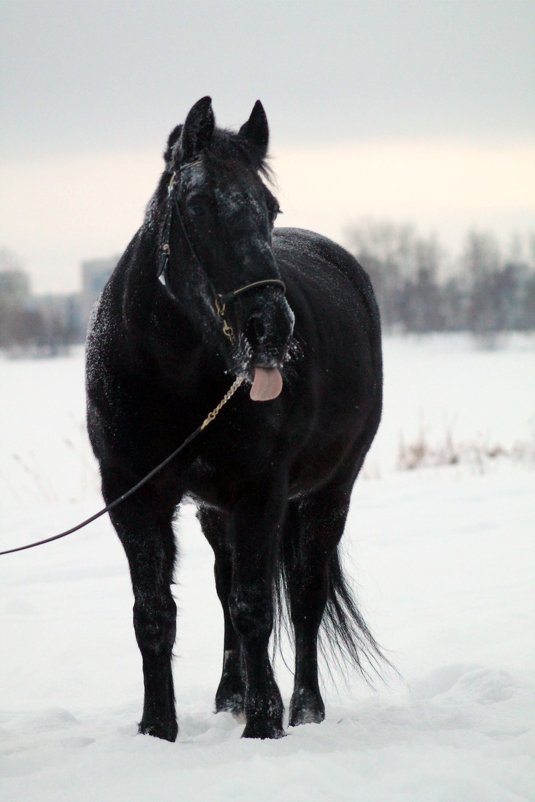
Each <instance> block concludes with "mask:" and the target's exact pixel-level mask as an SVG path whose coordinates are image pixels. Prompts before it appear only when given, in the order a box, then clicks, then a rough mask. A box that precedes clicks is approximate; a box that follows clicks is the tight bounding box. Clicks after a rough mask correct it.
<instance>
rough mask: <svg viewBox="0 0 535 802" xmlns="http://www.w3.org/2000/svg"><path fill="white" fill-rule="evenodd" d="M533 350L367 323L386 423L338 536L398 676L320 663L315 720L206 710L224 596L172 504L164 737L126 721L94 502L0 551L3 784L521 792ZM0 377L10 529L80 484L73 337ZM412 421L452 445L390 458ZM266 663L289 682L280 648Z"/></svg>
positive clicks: (330, 799)
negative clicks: (404, 466)
mask: <svg viewBox="0 0 535 802" xmlns="http://www.w3.org/2000/svg"><path fill="white" fill-rule="evenodd" d="M534 368H535V341H533V340H531V341H530V340H529V339H528V340H515V341H510V342H509V343H507V344H506V345H505V347H504V348H502V349H500V350H497V351H478V350H477V349H475V348H474V346H473V345H472V344H471V343H470V342H467V341H465V340H464V339H462V338H460V339H459V338H444V337H442V338H436V339H425V340H421V341H418V340H401V339H391V340H387V342H386V345H385V373H386V402H385V414H384V421H383V424H382V428H381V431H380V435H379V437H378V439H377V441H376V444H375V446H374V448H373V450H372V452H371V453H370V455H369V459H368V461H367V464H366V466H365V470H364V472H363V476H362V477H361V479H360V481H359V483H358V487H357V490H356V492H355V494H354V499H353V505H352V509H351V513H350V519H349V522H348V528H347V532H346V539H345V540H346V552H347V554H346V557H347V565H348V568H349V571H350V573H351V574H352V575H353V576H354V577H355V580H356V588H357V592H358V596H359V599H360V602H361V606H362V608H363V610H364V612H365V614H366V616H367V619H368V623H369V624H370V626H371V628H372V630H373V631H374V633H375V635H376V636H377V638H378V640H379V641H380V643H381V644H382V645H383V646H384V647H385V649H386V650H387V653H388V655H389V657H390V658H391V660H392V661H393V662H394V663H395V665H396V666H397V668H398V670H399V672H400V675H401V676H400V678H396V677H395V676H392V677H390V678H389V681H388V684H387V685H381V684H379V685H378V686H377V687H376V688H375V689H374V690H372V689H370V688H369V687H368V686H366V685H365V684H364V683H363V682H362V681H361V680H360V679H359V677H358V676H353V675H350V676H347V677H345V678H344V677H340V676H338V682H337V686H336V687H333V684H332V682H331V681H330V680H328V679H327V678H326V679H325V683H324V684H325V693H324V696H325V701H326V705H327V718H326V721H325V722H324V723H323V724H321V725H319V726H318V725H313V724H311V725H306V726H303V727H299V728H296V729H292V730H289V731H288V737H286V738H284V739H282V740H280V741H275V742H265V741H244V740H241V739H240V734H241V731H242V729H243V725H242V724H241V723H239V722H236V721H234V719H233V718H232V717H231V716H230V715H229V714H219V715H217V716H216V715H214V714H213V713H212V705H213V694H214V692H215V688H216V686H217V682H218V679H219V671H220V662H221V648H222V617H221V614H220V609H219V603H218V601H217V597H216V594H215V589H214V586H213V580H212V558H211V552H210V549H209V547H208V546H207V544H206V543H205V541H204V540H203V538H202V535H201V534H200V531H199V529H198V526H197V523H196V521H195V519H194V517H193V511H192V510H191V508H186V509H185V510H184V511H183V513H182V516H181V519H180V521H179V524H178V530H179V536H180V545H181V560H180V566H179V571H178V576H177V579H178V582H177V585H176V589H175V594H176V598H177V602H178V606H179V625H178V638H177V644H176V648H175V652H176V659H175V663H174V673H175V683H176V694H177V706H178V714H179V725H180V733H179V738H178V741H177V742H176V743H175V744H170V743H167V742H164V741H159V740H156V739H153V738H150V737H142V736H138V735H137V734H136V722H137V720H138V719H139V716H140V713H141V704H142V676H141V664H140V657H139V653H138V650H137V646H136V643H135V639H134V632H133V628H132V624H131V606H132V598H131V590H130V582H129V577H128V572H127V566H126V560H125V558H124V556H123V553H122V550H121V547H120V545H119V543H118V541H117V539H116V537H115V535H114V533H113V531H112V528H111V525H110V523H109V522H108V520H107V519H101V520H99V521H97V522H96V523H94V524H93V525H91V527H89V528H87V529H86V530H84V531H82V532H80V533H77V534H75V535H73V536H72V537H70V538H67V539H65V540H62V541H59V542H58V543H54V544H51V545H49V546H46V547H43V548H41V549H36V550H32V551H28V552H23V553H21V554H13V555H8V556H5V557H2V558H0V585H1V588H2V589H1V591H0V620H1V631H2V638H1V644H2V646H1V655H2V656H1V660H0V689H1V696H0V799H1V800H2V802H22V800H32V802H45V801H46V802H63V800H65V802H86V801H87V802H108V801H109V802H112V801H113V802H126V800H128V802H137V801H138V800H139V801H140V802H141V800H143V802H149V801H150V802H164V801H165V802H167V800H169V801H171V800H179V801H180V802H193V800H195V801H196V802H220V801H221V802H222V801H223V800H224V801H225V802H231V801H232V802H252V800H254V802H272V801H273V802H275V800H277V802H319V800H322V801H323V800H325V802H338V800H340V801H342V800H344V802H345V801H346V800H347V802H520V800H534V799H535V768H534V763H533V755H534V752H535V736H534V727H533V725H534V723H535V588H534V580H533V575H534V567H535V537H534V533H535V503H534V497H535V493H534V491H535V461H534V458H533V444H534V442H535V392H534V390H535V370H534ZM0 387H1V393H0V442H1V444H2V448H1V453H0V500H1V509H2V514H1V519H0V544H1V548H9V547H14V546H16V545H19V544H22V543H26V542H28V541H31V540H36V539H39V538H42V537H45V536H47V535H49V534H53V533H54V532H57V531H60V530H62V529H64V528H67V527H68V526H70V525H72V524H73V523H75V522H77V521H78V520H80V519H81V518H83V517H86V516H87V515H89V514H90V513H92V512H93V511H94V510H95V509H97V508H98V507H100V506H101V498H100V495H99V492H98V475H97V471H96V466H95V463H94V461H93V458H92V456H91V454H90V450H89V447H88V445H87V442H86V437H85V429H84V399H83V357H82V353H81V351H78V352H76V353H73V354H72V355H71V356H69V357H64V358H58V359H56V360H42V361H31V362H30V361H16V362H15V361H7V360H0ZM415 442H419V443H420V444H422V443H423V444H425V448H424V451H425V450H426V449H428V450H429V452H430V453H431V452H432V453H434V454H439V455H440V453H442V452H447V453H450V452H451V453H454V454H457V456H458V459H459V461H458V462H457V464H452V465H442V466H438V467H429V465H428V461H426V459H424V460H423V463H424V467H423V468H421V469H419V470H413V471H401V470H399V467H398V457H399V448H400V443H403V444H404V445H405V447H409V446H410V445H411V443H415ZM448 443H449V446H447V447H446V445H445V444H448ZM452 444H453V445H452ZM448 449H449V451H448ZM433 459H434V461H435V462H436V461H439V462H440V459H438V460H437V459H435V458H433ZM431 461H433V460H431ZM445 461H448V460H445ZM450 461H451V460H450ZM453 462H455V459H454V460H453ZM277 675H278V679H279V682H280V686H281V690H282V693H283V697H284V699H285V701H286V703H288V701H289V695H290V692H291V675H290V673H289V672H288V670H287V669H286V668H285V666H284V664H283V663H282V662H280V663H279V664H278V666H277Z"/></svg>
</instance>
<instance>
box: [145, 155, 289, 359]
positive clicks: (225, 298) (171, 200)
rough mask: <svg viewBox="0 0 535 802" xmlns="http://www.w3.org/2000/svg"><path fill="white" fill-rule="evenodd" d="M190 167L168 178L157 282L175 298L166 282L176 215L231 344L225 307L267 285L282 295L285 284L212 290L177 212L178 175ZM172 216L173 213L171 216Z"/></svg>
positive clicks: (262, 283)
mask: <svg viewBox="0 0 535 802" xmlns="http://www.w3.org/2000/svg"><path fill="white" fill-rule="evenodd" d="M189 166H190V164H188V165H184V166H183V167H180V168H179V169H178V170H175V171H174V172H173V173H172V175H171V180H170V181H169V184H168V186H167V211H166V216H165V222H164V236H163V239H164V242H163V245H162V247H161V256H160V265H159V269H158V279H159V280H160V282H161V283H162V284H163V285H164V287H165V288H166V290H167V291H168V292H169V293H170V294H171V295H173V296H174V293H173V291H172V289H171V285H170V283H169V257H170V256H171V245H170V242H169V241H170V239H171V226H172V224H173V216H176V218H177V219H178V221H179V223H180V227H181V229H182V234H183V236H184V239H185V241H186V243H187V245H188V248H189V250H190V253H191V255H192V256H193V259H194V261H195V262H196V264H197V266H198V267H199V269H200V270H201V271H202V273H203V275H204V277H205V279H206V281H207V283H208V285H209V286H210V289H211V291H212V295H213V297H214V309H215V311H216V313H217V315H218V317H219V318H220V319H221V321H222V324H223V334H224V335H225V337H227V338H228V339H229V340H230V342H231V343H232V344H234V342H235V338H234V330H233V328H232V326H231V325H230V323H229V322H228V320H227V318H226V316H225V314H226V310H227V305H228V304H229V303H231V302H232V301H234V300H235V299H236V298H237V297H238V296H239V295H241V294H242V293H244V292H249V291H250V290H253V289H256V288H258V287H265V286H267V285H269V284H272V285H275V286H276V287H279V288H280V289H282V292H283V293H286V285H285V283H284V281H282V279H280V278H264V279H260V280H259V281H251V282H250V283H249V284H244V285H243V286H242V287H238V288H237V289H236V290H231V291H230V292H225V293H222V292H218V291H217V289H216V288H215V287H214V285H213V283H212V280H211V279H210V277H209V276H208V274H207V271H206V270H205V269H204V267H203V264H202V262H201V260H200V258H199V256H198V254H197V251H196V250H195V246H194V245H193V242H192V241H191V237H190V236H189V234H188V230H187V228H186V223H185V220H184V217H183V216H182V213H181V210H180V204H179V201H178V195H179V193H178V187H179V186H180V179H181V172H182V170H183V169H184V167H189ZM173 213H174V214H173Z"/></svg>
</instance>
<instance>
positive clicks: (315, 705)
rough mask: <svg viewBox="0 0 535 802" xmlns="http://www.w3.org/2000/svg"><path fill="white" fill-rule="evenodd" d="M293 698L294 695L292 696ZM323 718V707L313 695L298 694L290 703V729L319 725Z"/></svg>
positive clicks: (321, 702) (320, 701) (321, 701)
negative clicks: (302, 725)
mask: <svg viewBox="0 0 535 802" xmlns="http://www.w3.org/2000/svg"><path fill="white" fill-rule="evenodd" d="M294 696H295V695H294ZM324 718H325V705H324V704H323V700H322V699H321V697H319V698H318V697H317V696H316V694H314V693H300V694H298V695H297V699H294V698H292V701H291V702H290V721H289V722H288V723H289V725H290V727H298V726H299V725H300V724H321V722H322V721H323V720H324Z"/></svg>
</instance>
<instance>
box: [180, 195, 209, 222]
mask: <svg viewBox="0 0 535 802" xmlns="http://www.w3.org/2000/svg"><path fill="white" fill-rule="evenodd" d="M186 206H187V209H188V212H189V213H190V214H191V215H192V217H202V216H203V215H205V214H207V213H208V211H209V209H210V198H209V197H208V195H202V194H200V193H196V194H195V195H190V196H189V198H188V199H187V201H186Z"/></svg>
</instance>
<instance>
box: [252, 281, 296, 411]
mask: <svg viewBox="0 0 535 802" xmlns="http://www.w3.org/2000/svg"><path fill="white" fill-rule="evenodd" d="M293 327H294V314H293V312H292V310H291V308H290V306H289V304H288V302H287V301H286V298H284V297H281V296H280V294H277V296H274V295H271V296H270V297H269V298H266V300H265V301H264V303H263V304H262V305H259V304H255V307H254V309H253V310H252V311H251V313H250V315H249V317H248V319H247V322H246V324H245V326H244V329H243V335H244V338H245V340H246V342H247V344H248V349H247V350H248V353H249V359H248V368H249V371H250V374H251V379H252V385H251V391H250V397H251V399H252V400H253V401H272V400H273V399H275V398H277V397H278V396H279V395H280V393H281V391H282V388H283V384H284V381H283V373H282V370H283V365H284V362H285V361H286V359H287V355H288V346H289V343H290V338H291V336H292V332H293Z"/></svg>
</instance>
